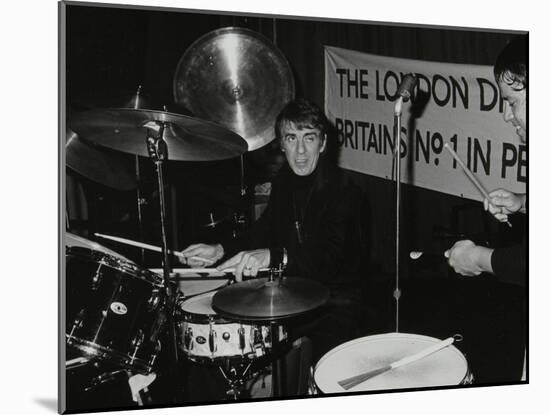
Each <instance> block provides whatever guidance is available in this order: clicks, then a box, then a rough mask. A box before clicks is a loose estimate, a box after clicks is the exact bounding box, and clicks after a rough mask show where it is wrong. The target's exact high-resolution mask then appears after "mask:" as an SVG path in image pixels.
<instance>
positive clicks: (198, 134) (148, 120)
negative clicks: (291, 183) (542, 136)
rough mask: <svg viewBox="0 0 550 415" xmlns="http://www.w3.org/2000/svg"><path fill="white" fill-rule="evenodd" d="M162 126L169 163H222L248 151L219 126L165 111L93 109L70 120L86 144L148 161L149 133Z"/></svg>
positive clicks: (243, 142) (238, 140)
mask: <svg viewBox="0 0 550 415" xmlns="http://www.w3.org/2000/svg"><path fill="white" fill-rule="evenodd" d="M163 123H164V125H165V129H164V141H165V142H166V145H167V148H168V160H180V161H209V160H223V159H228V158H232V157H236V156H239V155H241V154H242V153H244V152H245V151H246V148H247V145H246V141H244V140H243V139H242V138H241V137H240V136H239V135H237V134H236V133H234V132H232V131H229V130H227V129H225V128H223V127H221V126H219V125H217V124H214V123H211V122H208V121H202V120H199V119H197V118H192V117H187V116H184V115H180V114H175V113H170V112H164V111H154V110H144V109H132V108H107V109H94V110H90V111H85V112H80V113H75V114H73V115H72V116H71V119H70V120H69V125H70V126H71V129H72V130H74V131H75V132H76V133H77V134H78V135H80V136H82V137H85V138H86V140H87V141H91V142H93V143H95V144H98V145H101V146H104V147H108V148H111V149H114V150H118V151H122V152H125V153H130V154H137V155H140V156H144V157H149V153H148V151H147V145H146V137H147V130H149V131H150V132H153V133H156V132H158V130H159V128H160V125H161V124H163Z"/></svg>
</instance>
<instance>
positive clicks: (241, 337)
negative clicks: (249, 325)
mask: <svg viewBox="0 0 550 415" xmlns="http://www.w3.org/2000/svg"><path fill="white" fill-rule="evenodd" d="M237 331H238V333H239V348H240V349H241V354H244V348H245V346H246V340H245V336H244V327H243V325H242V324H241V327H239V329H238V330H237Z"/></svg>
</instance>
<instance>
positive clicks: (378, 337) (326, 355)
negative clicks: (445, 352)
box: [313, 333, 471, 394]
mask: <svg viewBox="0 0 550 415" xmlns="http://www.w3.org/2000/svg"><path fill="white" fill-rule="evenodd" d="M404 336H411V337H414V338H417V339H429V340H435V341H439V340H440V339H437V338H436V337H430V336H424V335H422V334H413V333H382V334H374V335H372V336H364V337H358V338H356V339H353V340H349V341H347V342H345V343H342V344H341V345H339V346H336V347H335V348H334V349H332V350H329V351H328V352H327V353H325V354H324V355H323V356H322V357H321V358H320V359H319V361H318V362H317V364H316V365H315V368H314V370H313V383H314V384H315V387H316V389H317V390H318V391H320V392H321V393H323V394H325V393H333V392H324V391H323V390H322V389H321V387H320V386H319V385H318V383H317V377H316V376H315V375H316V373H317V370H318V369H319V367H320V365H321V364H322V363H323V362H324V361H326V360H327V359H328V358H330V357H331V356H332V355H334V354H335V353H337V352H339V351H340V350H342V349H344V348H345V347H347V346H348V345H349V344H351V343H359V340H361V339H365V338H367V337H368V338H370V339H373V340H377V339H381V338H388V337H404ZM449 348H450V349H451V350H453V351H454V352H455V354H456V355H457V356H459V357H460V358H461V359H462V360H463V362H464V364H465V368H466V370H465V373H464V376H463V377H462V379H461V380H460V383H459V384H458V385H461V384H462V383H463V382H464V381H465V380H466V379H467V378H468V377H469V376H470V375H471V371H470V367H469V365H468V361H467V360H466V357H465V356H464V354H463V353H462V352H461V351H460V350H458V348H456V347H455V346H454V345H450V346H449ZM458 385H456V386H458ZM367 392H368V391H367ZM336 393H337V392H336Z"/></svg>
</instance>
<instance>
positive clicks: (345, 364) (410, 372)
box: [314, 333, 468, 393]
mask: <svg viewBox="0 0 550 415" xmlns="http://www.w3.org/2000/svg"><path fill="white" fill-rule="evenodd" d="M439 341H440V340H439V339H436V338H433V337H427V336H420V335H416V334H405V333H387V334H380V335H375V336H367V337H361V338H359V339H355V340H352V341H349V342H347V343H344V344H342V345H340V346H338V347H336V348H335V349H332V350H331V351H330V352H328V353H327V354H325V355H324V356H323V357H322V358H321V360H319V363H317V366H316V367H315V375H314V377H315V383H316V385H317V387H318V388H319V389H320V390H321V391H322V392H323V393H340V392H358V391H372V390H381V389H408V388H423V387H433V386H449V385H460V384H461V383H462V382H463V380H464V379H465V378H466V376H467V374H468V364H467V362H466V359H465V358H464V356H463V355H462V353H461V352H460V351H459V350H458V349H457V348H456V347H454V346H449V347H446V348H445V349H442V350H440V351H438V352H436V353H434V354H432V355H429V356H427V357H425V358H424V359H421V360H419V361H417V362H414V363H410V364H408V365H405V366H402V367H399V368H396V369H393V370H390V371H388V372H385V373H382V374H381V375H378V376H375V377H373V378H371V379H369V380H367V381H365V382H363V383H361V384H359V385H357V386H355V387H353V388H351V389H349V390H347V391H346V390H345V389H344V388H342V387H341V386H340V385H339V384H338V382H339V381H341V380H344V379H347V378H349V377H351V376H355V375H359V374H361V373H365V372H368V371H369V370H373V369H378V368H381V367H384V366H386V365H389V364H391V363H393V362H395V361H397V360H399V359H401V358H403V357H406V356H410V355H412V354H414V353H417V352H419V351H421V350H423V349H425V348H427V347H429V346H431V345H433V344H434V343H437V342H439Z"/></svg>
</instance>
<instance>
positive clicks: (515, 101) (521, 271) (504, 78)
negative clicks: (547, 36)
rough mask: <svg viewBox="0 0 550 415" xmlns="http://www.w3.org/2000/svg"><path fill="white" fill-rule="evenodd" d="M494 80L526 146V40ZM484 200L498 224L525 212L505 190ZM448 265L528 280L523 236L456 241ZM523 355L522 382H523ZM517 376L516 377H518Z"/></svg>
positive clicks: (500, 60) (523, 202)
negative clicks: (494, 244) (513, 240)
mask: <svg viewBox="0 0 550 415" xmlns="http://www.w3.org/2000/svg"><path fill="white" fill-rule="evenodd" d="M494 74H495V79H496V81H497V84H498V88H499V90H500V95H501V97H502V99H503V100H504V102H505V110H504V121H505V122H509V123H511V124H512V126H513V127H514V128H515V130H516V133H517V135H518V136H519V139H520V141H521V142H522V143H527V38H526V37H525V36H523V37H517V38H514V39H513V40H512V41H511V42H510V43H509V44H508V45H507V46H506V47H505V48H504V49H503V50H502V51H501V52H500V54H499V56H498V57H497V61H496V63H495V66H494ZM489 196H491V199H490V200H487V199H485V200H484V205H485V209H486V210H489V212H490V213H491V214H493V216H494V217H495V218H496V219H497V220H499V221H501V222H507V221H508V216H509V215H512V214H516V213H518V212H520V213H525V214H526V213H527V195H526V194H515V193H513V192H510V191H509V190H506V189H497V190H494V191H492V192H491V193H490V194H489ZM445 256H446V257H447V258H448V262H449V265H450V266H451V267H452V268H453V269H454V270H455V272H457V273H458V274H461V275H465V276H476V275H480V274H482V273H483V272H487V273H491V274H494V275H495V277H496V278H497V279H498V280H500V281H502V282H507V283H512V284H515V285H521V286H525V284H526V281H527V247H526V244H525V234H524V235H523V239H522V242H521V243H520V244H517V245H514V246H511V247H505V248H496V249H492V248H487V247H484V246H478V245H476V244H474V243H473V242H472V241H469V240H462V241H458V242H456V243H455V244H454V245H453V246H452V247H451V248H450V249H449V250H447V251H446V252H445ZM525 363H526V360H525V355H524V362H523V373H522V375H521V380H526V364H525ZM518 377H519V374H518Z"/></svg>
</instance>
